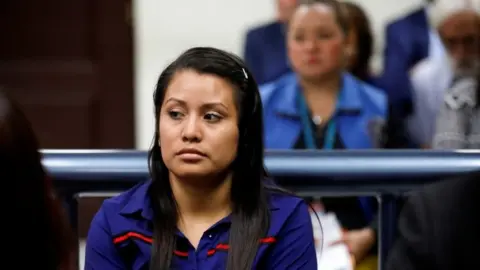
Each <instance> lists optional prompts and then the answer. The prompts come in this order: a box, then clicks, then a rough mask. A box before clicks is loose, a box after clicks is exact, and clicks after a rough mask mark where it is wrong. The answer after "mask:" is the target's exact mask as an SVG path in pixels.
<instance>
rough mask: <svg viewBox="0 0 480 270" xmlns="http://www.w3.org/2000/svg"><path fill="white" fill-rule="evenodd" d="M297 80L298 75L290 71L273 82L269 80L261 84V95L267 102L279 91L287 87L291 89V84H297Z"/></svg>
mask: <svg viewBox="0 0 480 270" xmlns="http://www.w3.org/2000/svg"><path fill="white" fill-rule="evenodd" d="M295 82H296V76H295V74H294V73H293V72H290V73H287V74H285V75H283V76H281V77H280V78H278V79H276V80H274V81H272V82H268V83H265V84H262V85H260V86H259V90H260V96H261V97H262V101H263V102H266V101H267V100H269V99H271V98H272V97H273V96H275V95H277V94H278V93H280V92H282V91H285V89H290V87H289V86H291V85H292V84H295ZM291 89H293V88H291Z"/></svg>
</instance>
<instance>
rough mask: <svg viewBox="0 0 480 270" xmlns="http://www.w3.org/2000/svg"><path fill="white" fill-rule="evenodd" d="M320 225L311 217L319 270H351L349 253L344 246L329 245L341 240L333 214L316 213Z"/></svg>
mask: <svg viewBox="0 0 480 270" xmlns="http://www.w3.org/2000/svg"><path fill="white" fill-rule="evenodd" d="M317 215H318V217H319V218H320V223H321V227H320V224H319V223H318V220H317V218H316V216H315V214H313V213H312V214H311V216H312V224H313V233H314V237H315V240H316V241H315V242H316V248H317V262H318V269H319V270H353V266H352V262H351V258H350V253H349V252H348V248H347V246H346V245H344V244H336V245H333V246H331V243H333V242H335V241H338V240H340V239H341V238H342V228H341V226H340V224H339V222H338V220H337V217H336V216H335V214H333V213H326V214H324V213H317Z"/></svg>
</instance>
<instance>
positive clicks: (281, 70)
mask: <svg viewBox="0 0 480 270" xmlns="http://www.w3.org/2000/svg"><path fill="white" fill-rule="evenodd" d="M284 28H285V25H284V24H282V23H280V22H274V23H269V24H267V25H262V26H260V27H257V28H254V29H251V30H250V31H248V33H247V36H246V39H245V48H244V52H243V53H244V55H243V58H244V60H245V63H246V65H247V67H248V69H249V70H250V72H252V74H253V77H254V78H255V80H256V82H257V83H258V84H263V83H267V82H271V81H274V80H276V79H278V78H279V77H281V76H282V75H285V74H286V73H288V72H290V65H289V64H288V58H287V49H286V45H285V29H284Z"/></svg>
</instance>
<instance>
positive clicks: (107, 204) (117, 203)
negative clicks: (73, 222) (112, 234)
mask: <svg viewBox="0 0 480 270" xmlns="http://www.w3.org/2000/svg"><path fill="white" fill-rule="evenodd" d="M149 186H150V181H147V182H142V183H139V184H137V185H135V186H134V187H132V188H131V189H129V190H127V191H124V192H122V193H120V194H117V195H116V196H113V197H111V198H108V199H106V200H104V201H103V203H102V205H101V207H100V209H99V210H98V211H97V213H96V215H95V217H94V219H93V221H92V225H98V226H102V227H103V226H107V225H108V226H109V227H111V228H110V231H121V230H123V229H122V227H124V226H127V225H128V224H130V222H129V221H130V219H131V217H132V216H133V215H135V214H136V213H142V214H143V213H147V212H149V211H150V210H149V207H150V206H149V200H148V189H149Z"/></svg>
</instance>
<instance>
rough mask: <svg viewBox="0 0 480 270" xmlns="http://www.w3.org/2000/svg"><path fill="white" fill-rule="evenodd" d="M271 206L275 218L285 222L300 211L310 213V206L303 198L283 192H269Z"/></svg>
mask: <svg viewBox="0 0 480 270" xmlns="http://www.w3.org/2000/svg"><path fill="white" fill-rule="evenodd" d="M269 206H270V211H271V213H272V216H273V217H275V216H277V217H278V218H282V219H285V220H286V219H288V217H290V216H292V215H297V214H298V213H299V211H300V212H301V211H306V212H308V204H307V202H306V201H305V200H304V199H303V198H301V197H299V196H296V195H293V194H289V193H287V192H283V191H270V192H269Z"/></svg>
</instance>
